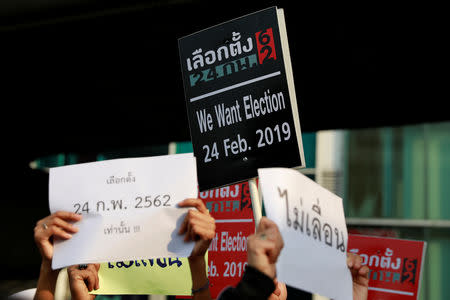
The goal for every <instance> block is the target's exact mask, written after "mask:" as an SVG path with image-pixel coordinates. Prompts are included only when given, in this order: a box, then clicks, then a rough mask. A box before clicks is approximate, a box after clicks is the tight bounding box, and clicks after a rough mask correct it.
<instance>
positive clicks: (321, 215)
mask: <svg viewBox="0 0 450 300" xmlns="http://www.w3.org/2000/svg"><path fill="white" fill-rule="evenodd" d="M258 174H259V180H260V185H261V189H262V195H263V201H264V206H265V209H266V214H267V217H268V218H269V219H271V220H273V221H274V222H275V223H276V224H277V226H278V228H279V230H280V232H281V235H282V236H283V240H284V248H283V250H282V252H281V254H280V257H279V258H278V261H277V278H278V280H279V281H281V282H284V283H286V284H287V285H290V286H292V287H295V288H299V289H302V290H305V291H308V292H311V293H317V294H320V295H323V296H326V297H329V298H334V299H353V296H352V278H351V274H350V272H349V270H348V268H347V263H346V256H347V254H346V250H347V240H348V235H347V227H346V224H345V217H344V209H343V205H342V199H341V198H339V197H338V196H336V195H334V194H333V193H331V192H330V191H328V190H326V189H325V188H323V187H321V186H320V185H318V184H317V183H315V182H314V181H312V180H311V179H309V178H308V177H306V176H305V175H303V174H301V173H300V172H298V171H295V170H292V169H286V168H268V169H259V170H258Z"/></svg>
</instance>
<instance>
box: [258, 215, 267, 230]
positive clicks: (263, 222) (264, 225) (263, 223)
mask: <svg viewBox="0 0 450 300" xmlns="http://www.w3.org/2000/svg"><path fill="white" fill-rule="evenodd" d="M268 220H269V219H267V218H266V217H262V218H261V220H259V224H258V227H257V228H256V233H261V232H263V231H264V230H266V228H267V225H268V223H267V221H268Z"/></svg>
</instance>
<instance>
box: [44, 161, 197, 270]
mask: <svg viewBox="0 0 450 300" xmlns="http://www.w3.org/2000/svg"><path fill="white" fill-rule="evenodd" d="M196 197H197V174H196V164H195V158H194V157H193V155H192V154H178V155H164V156H156V157H146V158H127V159H115V160H109V161H100V162H94V163H86V164H79V165H70V166H64V167H58V168H52V169H50V179H49V204H50V211H51V212H52V213H54V212H56V211H59V210H63V211H71V212H76V213H80V214H82V215H83V218H82V220H81V221H80V222H78V223H76V226H77V227H78V228H79V231H78V232H77V233H75V234H73V237H72V238H71V239H69V240H66V241H61V240H59V241H56V242H55V250H54V255H53V263H52V267H53V268H54V269H57V268H61V267H66V266H69V265H74V264H81V263H101V262H114V261H124V260H135V259H147V258H158V257H187V256H189V254H190V253H191V251H192V248H193V245H194V244H193V243H192V242H191V243H186V242H184V241H183V236H180V235H178V233H177V232H178V229H179V227H180V225H181V222H182V221H183V219H184V216H185V214H186V211H187V210H188V209H187V208H178V207H177V204H178V203H179V202H181V201H182V200H184V199H186V198H196Z"/></svg>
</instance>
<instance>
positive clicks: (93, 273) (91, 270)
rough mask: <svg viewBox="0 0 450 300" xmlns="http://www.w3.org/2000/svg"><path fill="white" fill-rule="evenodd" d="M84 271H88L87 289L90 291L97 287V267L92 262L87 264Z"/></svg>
mask: <svg viewBox="0 0 450 300" xmlns="http://www.w3.org/2000/svg"><path fill="white" fill-rule="evenodd" d="M86 272H87V273H88V276H89V280H90V285H89V291H92V290H93V289H98V285H99V283H98V269H97V267H96V266H95V265H94V264H89V265H88V267H87V269H86Z"/></svg>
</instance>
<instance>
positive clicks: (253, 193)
mask: <svg viewBox="0 0 450 300" xmlns="http://www.w3.org/2000/svg"><path fill="white" fill-rule="evenodd" d="M248 186H249V188H250V197H251V199H252V208H253V217H254V218H255V230H256V228H257V227H258V224H259V221H260V220H261V217H262V209H261V197H260V194H259V192H258V187H257V186H256V179H255V178H252V179H250V180H249V181H248Z"/></svg>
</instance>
